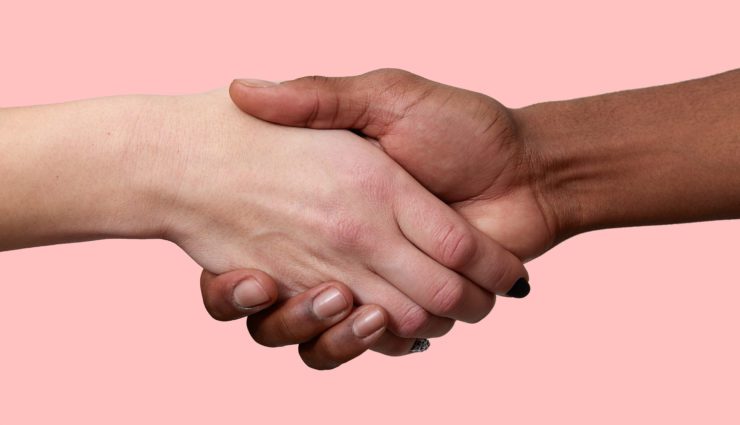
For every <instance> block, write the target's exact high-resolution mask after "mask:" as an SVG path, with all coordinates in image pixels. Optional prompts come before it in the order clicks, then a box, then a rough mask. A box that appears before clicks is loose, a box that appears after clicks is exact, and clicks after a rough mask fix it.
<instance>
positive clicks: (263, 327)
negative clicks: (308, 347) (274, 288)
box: [247, 282, 352, 347]
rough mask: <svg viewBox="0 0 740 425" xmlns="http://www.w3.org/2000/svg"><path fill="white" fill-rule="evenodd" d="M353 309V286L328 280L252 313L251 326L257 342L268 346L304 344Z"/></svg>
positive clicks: (250, 328)
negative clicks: (280, 302)
mask: <svg viewBox="0 0 740 425" xmlns="http://www.w3.org/2000/svg"><path fill="white" fill-rule="evenodd" d="M351 310H352V292H350V290H349V288H347V287H346V286H345V285H342V284H340V283H338V282H327V283H323V284H321V285H318V286H316V287H314V288H311V289H309V290H308V291H306V292H303V293H301V294H298V295H296V296H294V297H292V298H289V299H288V300H287V301H285V302H284V303H282V304H280V305H278V306H275V307H274V308H272V309H269V310H265V311H263V312H261V313H259V314H255V315H252V316H250V317H249V319H248V320H247V327H248V329H249V333H250V334H251V335H252V338H254V340H255V341H257V342H258V343H260V344H262V345H265V346H268V347H280V346H283V345H292V344H300V343H303V342H306V341H309V340H311V339H313V338H316V337H317V336H318V335H320V334H321V333H322V332H324V331H326V330H327V329H329V328H331V327H332V326H333V325H335V324H336V323H339V322H340V321H341V320H342V319H344V318H345V317H347V315H348V314H349V313H350V311H351Z"/></svg>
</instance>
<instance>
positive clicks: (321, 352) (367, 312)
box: [298, 305, 388, 369]
mask: <svg viewBox="0 0 740 425" xmlns="http://www.w3.org/2000/svg"><path fill="white" fill-rule="evenodd" d="M387 323H388V319H387V316H386V313H385V311H384V310H383V309H382V308H381V307H379V306H373V305H364V306H360V307H358V308H357V309H356V310H355V311H354V312H352V314H351V315H350V316H349V317H347V318H346V319H344V320H343V321H342V322H341V323H339V324H337V325H334V326H333V327H332V328H330V329H328V330H327V331H326V332H324V333H323V334H321V335H320V336H319V337H318V338H316V339H314V340H311V341H309V342H307V343H304V344H301V345H300V346H299V347H298V352H299V353H300V355H301V358H302V359H303V361H304V362H305V363H306V365H308V366H309V367H312V368H314V369H333V368H335V367H337V366H339V365H341V364H343V363H346V362H348V361H350V360H352V359H354V358H355V357H357V356H359V355H360V354H362V353H364V352H365V351H366V350H367V349H368V348H370V347H371V346H372V345H373V344H374V343H375V342H376V341H378V339H379V338H380V337H381V336H382V335H383V333H384V332H385V329H386V325H387Z"/></svg>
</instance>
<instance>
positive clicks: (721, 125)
mask: <svg viewBox="0 0 740 425" xmlns="http://www.w3.org/2000/svg"><path fill="white" fill-rule="evenodd" d="M516 117H517V120H518V121H519V123H520V129H521V131H522V135H523V136H524V138H525V140H526V141H527V143H528V144H529V146H530V147H531V151H532V152H533V155H532V159H533V161H534V163H535V164H536V166H535V167H534V168H535V169H536V170H539V172H538V174H539V175H537V176H535V177H534V178H535V180H536V181H537V182H538V183H537V184H538V186H539V191H540V192H541V193H542V199H543V202H546V203H548V204H550V207H552V208H553V210H554V211H556V216H557V221H558V227H559V228H560V229H559V230H560V231H559V233H560V235H561V236H562V237H563V238H565V237H568V236H570V235H573V234H576V233H580V232H584V231H589V230H594V229H601V228H610V227H620V226H635V225H651V224H667V223H680V222H690V221H700V220H715V219H729V218H738V217H740V71H732V72H727V73H724V74H720V75H716V76H713V77H708V78H703V79H699V80H693V81H688V82H684V83H678V84H672V85H666V86H660V87H653V88H647V89H640V90H631V91H625V92H619V93H613V94H605V95H601V96H595V97H589V98H584V99H576V100H569V101H562V102H551V103H543V104H538V105H533V106H530V107H527V108H524V109H521V110H518V111H516Z"/></svg>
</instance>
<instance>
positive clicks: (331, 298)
mask: <svg viewBox="0 0 740 425" xmlns="http://www.w3.org/2000/svg"><path fill="white" fill-rule="evenodd" d="M345 308H347V300H346V299H345V298H344V295H342V293H341V292H339V290H338V289H336V288H329V289H327V290H325V291H324V292H322V293H320V294H319V295H317V296H316V298H314V299H313V312H314V313H316V315H317V316H319V317H320V318H322V319H328V318H330V317H332V316H335V315H337V314H339V313H341V312H342V311H344V309H345Z"/></svg>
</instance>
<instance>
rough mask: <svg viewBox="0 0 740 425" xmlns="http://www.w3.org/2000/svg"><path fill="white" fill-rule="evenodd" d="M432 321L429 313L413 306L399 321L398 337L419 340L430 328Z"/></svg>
mask: <svg viewBox="0 0 740 425" xmlns="http://www.w3.org/2000/svg"><path fill="white" fill-rule="evenodd" d="M430 319H431V315H430V314H429V312H427V311H426V310H424V309H423V308H422V307H420V306H418V305H413V306H411V307H409V308H408V309H407V310H406V311H405V312H404V313H403V315H402V316H401V317H400V318H399V319H398V325H397V327H398V329H397V335H398V336H400V337H401V338H417V337H419V336H420V335H421V334H422V332H423V331H424V330H425V329H426V328H428V327H429V323H430Z"/></svg>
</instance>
